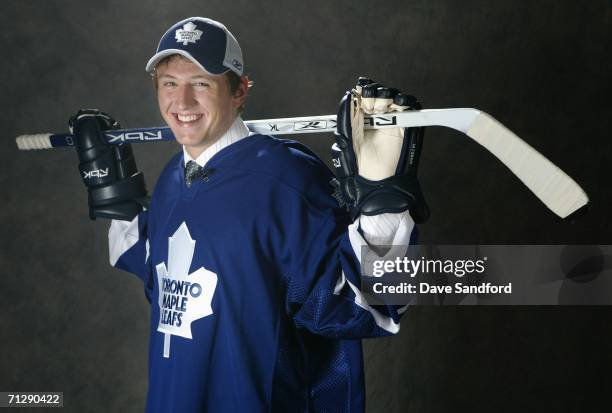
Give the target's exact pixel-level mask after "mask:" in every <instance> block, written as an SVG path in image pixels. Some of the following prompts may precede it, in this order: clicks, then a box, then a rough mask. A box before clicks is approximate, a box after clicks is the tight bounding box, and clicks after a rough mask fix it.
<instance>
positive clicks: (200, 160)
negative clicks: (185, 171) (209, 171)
mask: <svg viewBox="0 0 612 413" xmlns="http://www.w3.org/2000/svg"><path fill="white" fill-rule="evenodd" d="M247 136H249V129H248V128H247V127H246V125H245V123H244V121H243V120H242V118H241V117H240V116H236V119H234V123H232V126H230V128H229V129H228V130H227V132H225V133H224V134H223V135H222V136H221V137H220V138H219V139H217V141H216V142H215V143H213V144H212V145H210V146H209V147H208V148H206V150H205V151H204V152H202V153H201V154H200V156H198V157H197V159H193V158H192V157H191V155H189V153H187V150H186V149H185V146H183V161H184V165H187V162H189V161H193V160H195V161H196V163H197V164H198V165H200V166H204V165H206V162H208V161H209V160H210V158H212V157H213V156H214V155H215V154H216V153H217V152H219V151H220V150H221V149H223V148H225V147H226V146H229V145H231V144H232V143H234V142H238V141H239V140H241V139H244V138H246V137H247Z"/></svg>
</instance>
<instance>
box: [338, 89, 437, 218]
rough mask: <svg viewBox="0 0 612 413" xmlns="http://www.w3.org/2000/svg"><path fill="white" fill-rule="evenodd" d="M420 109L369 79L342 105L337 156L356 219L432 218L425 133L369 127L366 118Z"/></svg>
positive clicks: (346, 196)
mask: <svg viewBox="0 0 612 413" xmlns="http://www.w3.org/2000/svg"><path fill="white" fill-rule="evenodd" d="M415 109H421V105H420V104H419V102H418V101H417V99H416V98H415V97H413V96H410V95H406V94H403V93H401V92H399V91H398V90H397V89H393V88H386V87H383V86H382V85H380V84H378V83H373V82H372V81H371V80H370V79H366V78H359V82H358V84H357V86H356V87H355V88H354V89H352V90H350V91H348V92H346V94H345V96H344V97H343V99H342V100H341V102H340V108H339V110H338V125H337V128H338V132H337V133H336V144H334V146H333V147H332V157H333V163H334V167H335V168H336V174H337V176H338V180H339V181H340V190H341V192H342V196H343V198H344V201H345V202H346V203H347V204H348V206H349V207H350V209H351V212H352V214H353V216H354V217H356V216H357V215H359V214H364V215H378V214H382V213H387V212H393V213H396V212H403V211H405V210H407V209H409V210H410V215H411V216H412V218H413V219H414V221H415V222H416V223H422V222H425V221H426V220H427V219H428V217H429V208H428V207H427V204H426V203H425V200H424V198H423V194H422V192H421V187H420V185H419V182H418V179H417V168H418V163H419V157H420V153H421V146H422V143H423V133H424V128H386V129H372V130H364V128H363V124H364V115H365V114H384V113H388V112H397V111H403V110H415Z"/></svg>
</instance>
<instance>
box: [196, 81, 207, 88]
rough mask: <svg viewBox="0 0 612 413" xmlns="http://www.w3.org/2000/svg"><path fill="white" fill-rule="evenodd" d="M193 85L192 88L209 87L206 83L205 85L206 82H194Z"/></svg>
mask: <svg viewBox="0 0 612 413" xmlns="http://www.w3.org/2000/svg"><path fill="white" fill-rule="evenodd" d="M193 85H194V86H197V87H208V86H210V85H209V84H208V83H206V82H195V83H194V84H193Z"/></svg>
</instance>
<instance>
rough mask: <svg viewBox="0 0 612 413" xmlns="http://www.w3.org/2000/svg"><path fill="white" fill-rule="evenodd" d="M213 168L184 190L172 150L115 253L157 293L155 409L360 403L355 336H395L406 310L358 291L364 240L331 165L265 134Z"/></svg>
mask: <svg viewBox="0 0 612 413" xmlns="http://www.w3.org/2000/svg"><path fill="white" fill-rule="evenodd" d="M205 170H206V176H205V177H204V178H203V179H197V180H195V181H194V182H193V184H192V185H191V187H189V188H188V187H187V186H186V185H185V182H184V162H183V153H182V152H181V153H179V154H177V155H176V156H174V157H173V158H172V159H171V160H170V162H169V163H168V164H167V166H166V167H165V169H164V170H163V172H162V173H161V175H160V178H159V180H158V182H157V185H156V187H155V190H154V192H153V196H152V201H151V206H150V209H149V210H148V211H146V212H143V213H141V214H139V216H138V217H137V218H136V219H135V220H134V221H133V222H132V223H131V224H130V225H131V228H130V231H128V233H127V235H125V239H124V240H122V241H121V242H119V243H115V244H116V246H115V248H116V249H117V250H116V251H114V253H115V255H117V257H116V258H115V259H112V258H111V261H114V262H113V264H114V265H115V266H116V267H118V268H121V269H124V270H127V271H130V272H132V273H135V274H137V275H138V276H139V277H140V278H141V279H142V280H143V282H144V283H145V293H146V295H147V297H148V299H149V301H150V302H151V326H150V327H151V335H150V345H149V390H148V395H147V408H146V410H147V411H148V412H335V413H337V412H362V411H363V410H364V404H365V401H364V378H363V361H362V349H361V341H360V340H359V339H360V338H363V337H376V336H384V335H388V334H392V333H396V332H397V331H398V330H399V316H400V315H399V314H398V312H401V310H400V311H398V309H396V308H393V307H379V306H377V307H376V308H373V307H371V306H369V305H368V304H367V302H365V300H364V299H363V297H362V296H361V294H360V291H359V287H360V275H359V274H360V268H359V265H360V264H359V258H358V257H357V255H356V254H355V251H359V248H360V245H362V244H364V243H365V241H364V240H363V238H362V237H361V235H360V234H359V231H357V228H356V226H355V224H354V223H353V224H351V223H350V222H349V218H348V215H347V214H346V213H345V212H344V211H343V210H342V209H341V208H339V207H338V204H337V202H336V200H335V199H334V198H333V196H332V193H333V189H334V188H333V187H332V185H331V183H330V181H331V180H332V178H333V175H332V174H331V172H330V171H329V170H328V168H327V167H326V166H325V165H324V164H323V163H322V162H321V161H320V160H319V159H318V158H317V157H316V156H314V154H312V153H311V152H310V151H309V150H308V149H306V148H305V147H303V146H301V145H299V144H297V143H295V142H291V141H285V140H280V139H275V138H271V137H268V136H262V135H253V136H249V137H247V138H244V139H242V140H240V141H238V142H236V143H234V144H232V145H230V146H227V147H225V148H224V149H222V150H221V151H219V152H218V153H217V154H215V155H214V156H213V157H212V158H211V159H210V161H209V162H208V163H207V164H206V167H205ZM401 231H402V229H400V232H401ZM403 231H404V232H406V230H403ZM410 236H411V234H410V233H409V232H408V233H404V234H403V235H400V236H399V240H400V241H402V242H405V243H408V240H409V238H410ZM396 239H398V237H396ZM112 255H113V251H111V256H112Z"/></svg>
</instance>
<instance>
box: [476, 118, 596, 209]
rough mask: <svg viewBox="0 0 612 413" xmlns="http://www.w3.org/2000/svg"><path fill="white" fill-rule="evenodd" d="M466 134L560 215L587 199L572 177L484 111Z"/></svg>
mask: <svg viewBox="0 0 612 413" xmlns="http://www.w3.org/2000/svg"><path fill="white" fill-rule="evenodd" d="M467 135H468V136H469V137H470V138H472V139H474V140H475V141H476V142H478V143H479V144H481V145H482V146H484V147H485V148H487V149H488V150H489V151H490V152H491V153H492V154H493V155H495V156H496V157H497V158H498V159H499V160H500V161H502V162H503V163H504V165H506V166H507V167H508V168H509V169H510V170H511V171H512V172H513V173H514V174H515V175H516V176H517V177H518V178H519V179H520V180H521V181H522V182H523V183H524V184H525V185H526V186H527V187H528V188H529V189H530V190H531V191H532V192H533V193H534V194H535V195H536V196H537V197H538V198H539V199H540V200H541V201H542V202H543V203H544V204H545V205H546V206H547V207H548V208H550V210H551V211H553V212H554V213H555V214H557V215H559V216H560V217H561V218H565V217H567V216H568V215H570V214H571V213H572V212H575V211H576V210H578V209H579V208H581V207H583V206H585V205H586V204H587V203H588V202H589V198H588V196H587V194H586V193H585V192H584V191H583V190H582V188H581V187H580V186H579V185H578V184H577V183H576V182H575V181H574V180H573V179H572V178H570V177H569V176H568V175H567V174H566V173H565V172H563V171H562V170H561V169H560V168H559V167H557V166H556V165H555V164H553V163H552V162H551V161H549V160H548V159H547V158H546V157H544V156H543V155H542V154H541V153H539V152H538V151H536V150H535V149H534V148H532V147H531V146H530V145H529V144H527V143H526V142H525V141H523V140H522V139H521V138H519V137H518V136H516V135H515V134H514V133H512V131H510V130H509V129H508V128H506V127H505V126H504V125H502V124H501V123H500V122H498V121H497V120H495V119H494V118H493V117H491V116H489V115H488V114H486V113H484V112H481V113H480V114H479V115H478V116H477V117H476V118H475V119H474V121H473V122H472V124H471V125H470V127H469V128H468V130H467Z"/></svg>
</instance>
